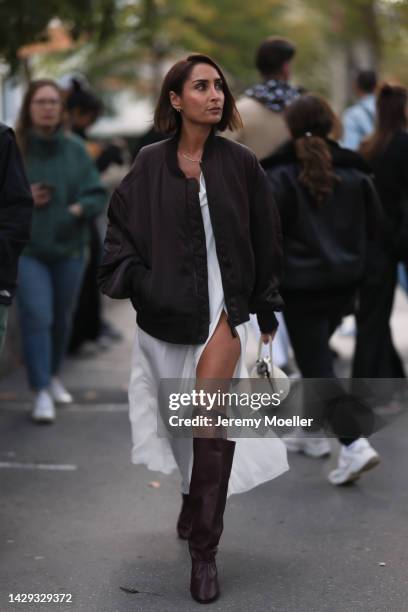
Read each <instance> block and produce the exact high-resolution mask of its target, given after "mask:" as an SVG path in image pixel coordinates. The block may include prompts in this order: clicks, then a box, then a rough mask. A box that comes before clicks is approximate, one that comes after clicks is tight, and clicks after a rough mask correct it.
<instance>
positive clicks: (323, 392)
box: [283, 290, 372, 445]
mask: <svg viewBox="0 0 408 612" xmlns="http://www.w3.org/2000/svg"><path fill="white" fill-rule="evenodd" d="M283 297H284V301H285V311H284V317H285V322H286V326H287V329H288V333H289V337H290V340H291V343H292V347H293V350H294V353H295V358H296V362H297V365H298V367H299V370H300V372H301V374H302V376H303V378H304V379H308V378H313V379H326V380H318V381H315V382H313V383H312V382H310V383H308V381H307V380H306V381H304V416H305V417H308V418H314V419H315V423H317V426H316V428H320V427H321V426H326V425H327V424H329V426H330V427H331V429H332V430H333V432H334V433H335V435H336V436H337V437H338V439H339V440H340V442H341V443H342V444H346V445H348V444H351V443H352V442H354V441H355V440H357V439H358V438H359V437H360V436H361V435H362V434H363V433H365V434H366V435H367V434H369V433H371V429H370V427H371V423H372V419H371V415H370V410H369V408H368V407H367V406H365V405H364V404H363V403H362V402H360V401H359V400H358V399H357V398H356V397H353V395H351V394H348V393H347V392H346V391H345V390H344V389H343V386H342V385H341V382H340V381H336V377H335V373H334V366H333V354H332V352H331V350H330V346H329V340H330V337H331V336H332V334H333V332H334V330H335V329H336V327H337V326H338V325H339V323H340V321H341V319H342V317H343V316H344V315H345V314H347V313H349V312H350V310H351V306H352V304H353V301H354V297H355V291H354V290H350V291H347V292H345V293H344V294H341V295H335V296H321V297H320V298H317V297H313V298H311V297H304V294H302V293H301V292H291V293H286V294H285V293H284V295H283ZM317 396H319V399H318V400H317V399H316V398H317ZM361 417H362V418H361ZM362 423H364V424H365V426H364V429H365V430H366V431H364V432H363V431H362V429H363V427H362Z"/></svg>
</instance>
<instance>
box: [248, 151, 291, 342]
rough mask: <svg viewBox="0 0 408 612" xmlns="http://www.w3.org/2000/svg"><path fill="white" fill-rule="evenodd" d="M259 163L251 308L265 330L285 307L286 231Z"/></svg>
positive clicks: (253, 217)
mask: <svg viewBox="0 0 408 612" xmlns="http://www.w3.org/2000/svg"><path fill="white" fill-rule="evenodd" d="M255 163H256V182H255V188H254V192H253V196H252V201H251V239H252V248H253V251H254V255H255V268H256V272H255V287H254V290H253V293H252V296H251V299H250V304H249V306H250V312H254V313H256V315H257V319H258V325H259V328H260V330H261V332H262V333H269V332H271V331H273V330H274V329H276V328H277V326H278V322H277V319H276V316H275V314H274V312H275V311H279V310H282V308H283V300H282V298H281V296H280V294H279V284H280V282H281V278H282V270H283V253H282V233H281V226H280V219H279V213H278V209H277V207H276V204H275V200H274V197H273V194H272V188H271V186H270V184H269V181H268V178H267V176H266V174H265V172H264V171H263V170H262V168H261V167H260V166H259V164H258V162H257V161H255Z"/></svg>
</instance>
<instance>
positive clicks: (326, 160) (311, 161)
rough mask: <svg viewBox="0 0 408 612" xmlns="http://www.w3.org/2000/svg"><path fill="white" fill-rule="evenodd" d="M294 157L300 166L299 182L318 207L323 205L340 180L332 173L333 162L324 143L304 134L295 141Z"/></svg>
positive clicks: (309, 134)
mask: <svg viewBox="0 0 408 612" xmlns="http://www.w3.org/2000/svg"><path fill="white" fill-rule="evenodd" d="M295 149H296V156H297V158H298V160H299V163H300V165H301V172H300V175H299V181H300V182H301V183H302V185H304V186H305V187H306V189H307V190H308V192H309V193H310V195H311V196H312V198H313V199H314V200H315V202H316V204H317V205H318V206H321V205H323V204H324V203H325V202H326V201H327V198H328V197H329V196H330V194H331V193H332V192H333V189H334V185H335V184H336V182H338V181H339V180H340V179H339V177H338V176H336V174H335V173H334V171H333V161H332V156H331V153H330V149H329V147H328V145H327V143H326V141H325V140H324V139H323V138H321V137H320V136H316V135H313V134H311V133H310V132H306V134H304V135H303V136H301V137H300V138H297V139H296V140H295Z"/></svg>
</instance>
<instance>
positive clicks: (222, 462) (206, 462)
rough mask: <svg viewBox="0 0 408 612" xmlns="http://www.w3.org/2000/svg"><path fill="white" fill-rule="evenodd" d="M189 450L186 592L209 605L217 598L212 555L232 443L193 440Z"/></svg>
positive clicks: (219, 530)
mask: <svg viewBox="0 0 408 612" xmlns="http://www.w3.org/2000/svg"><path fill="white" fill-rule="evenodd" d="M193 448H194V461H193V470H192V474H191V482H190V499H189V501H190V503H191V507H192V511H193V520H192V524H191V535H190V538H189V541H188V544H189V549H190V555H191V561H192V568H191V583H190V592H191V596H192V597H193V599H195V600H196V601H198V602H199V603H210V602H212V601H215V600H216V599H217V598H218V597H219V594H220V590H219V586H218V576H217V566H216V564H215V555H216V553H217V546H218V542H219V541H220V537H221V534H222V530H223V526H224V523H223V516H224V510H225V504H226V501H227V490H228V481H229V477H230V474H231V468H232V460H233V457H234V450H235V442H231V441H229V440H224V439H221V438H194V441H193Z"/></svg>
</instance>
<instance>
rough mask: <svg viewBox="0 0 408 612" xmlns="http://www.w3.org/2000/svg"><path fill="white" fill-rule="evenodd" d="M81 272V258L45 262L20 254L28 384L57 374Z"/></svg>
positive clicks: (41, 383)
mask: <svg viewBox="0 0 408 612" xmlns="http://www.w3.org/2000/svg"><path fill="white" fill-rule="evenodd" d="M83 272H84V258H83V257H70V258H65V259H60V260H58V261H55V262H52V263H44V262H42V261H40V260H39V259H35V258H34V257H26V256H22V257H20V262H19V271H18V290H17V299H18V308H19V316H20V325H21V335H22V343H23V352H24V359H25V364H26V367H27V373H28V380H29V383H30V386H31V387H32V388H33V389H35V390H40V389H45V388H47V387H48V385H49V383H50V378H51V376H54V375H56V374H58V372H59V370H60V368H61V364H62V360H63V358H64V355H65V351H66V347H67V343H68V340H69V333H70V328H71V320H72V316H73V312H74V308H75V306H76V302H77V298H78V294H79V290H80V288H81V281H82V276H83Z"/></svg>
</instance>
